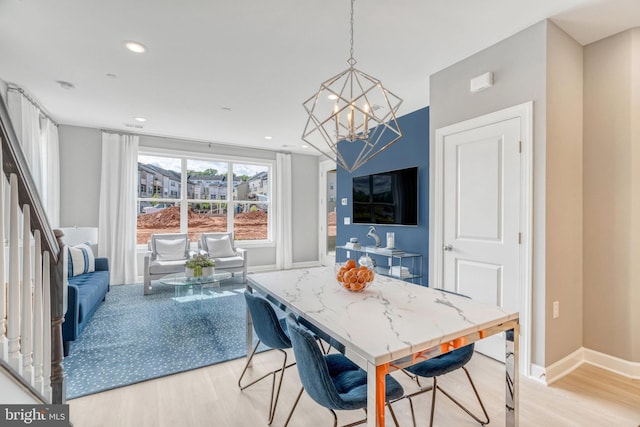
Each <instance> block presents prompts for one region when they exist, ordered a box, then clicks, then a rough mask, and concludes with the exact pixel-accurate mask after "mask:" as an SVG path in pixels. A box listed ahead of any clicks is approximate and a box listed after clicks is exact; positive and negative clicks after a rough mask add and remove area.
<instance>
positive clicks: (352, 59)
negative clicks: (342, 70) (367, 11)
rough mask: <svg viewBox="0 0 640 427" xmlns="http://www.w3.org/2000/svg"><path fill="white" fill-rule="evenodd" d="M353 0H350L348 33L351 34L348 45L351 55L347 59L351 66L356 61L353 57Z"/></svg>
mask: <svg viewBox="0 0 640 427" xmlns="http://www.w3.org/2000/svg"><path fill="white" fill-rule="evenodd" d="M355 1H356V0H351V31H350V33H349V34H350V35H351V39H350V40H349V42H350V46H351V49H350V51H349V53H350V55H351V57H350V58H349V61H348V62H349V64H350V65H351V66H354V65H355V63H356V60H355V59H354V57H353V22H354V20H353V4H354V3H355Z"/></svg>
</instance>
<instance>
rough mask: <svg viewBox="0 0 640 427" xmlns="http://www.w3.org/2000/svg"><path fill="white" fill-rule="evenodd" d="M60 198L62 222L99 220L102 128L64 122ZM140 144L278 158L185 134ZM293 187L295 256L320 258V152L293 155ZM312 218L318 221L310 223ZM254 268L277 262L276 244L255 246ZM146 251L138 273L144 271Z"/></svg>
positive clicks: (298, 259) (298, 260)
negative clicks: (177, 137)
mask: <svg viewBox="0 0 640 427" xmlns="http://www.w3.org/2000/svg"><path fill="white" fill-rule="evenodd" d="M59 130H60V159H61V165H60V166H61V167H60V169H61V176H60V187H61V190H60V193H61V195H60V198H61V204H62V206H61V211H60V221H61V226H74V225H78V226H88V227H91V226H93V227H97V226H98V204H99V200H100V169H101V155H102V134H101V131H100V130H99V129H91V128H82V127H76V126H65V125H63V126H60V128H59ZM140 147H141V148H143V147H150V148H168V149H172V150H176V149H180V150H181V151H187V152H195V153H202V152H208V153H215V154H219V155H224V156H233V157H251V158H258V159H269V160H273V159H275V152H272V151H268V150H255V149H251V148H245V147H235V146H231V145H223V144H211V146H209V144H208V143H202V142H196V141H187V140H180V139H175V138H160V137H153V136H144V135H141V136H140ZM292 180H293V182H292V191H293V218H294V219H293V253H294V259H293V262H294V264H295V263H298V264H308V263H316V262H318V231H317V228H318V227H317V225H316V224H317V221H318V209H319V207H318V204H319V196H318V157H316V156H307V155H301V154H296V155H293V156H292ZM309 224H314V225H313V226H309ZM248 249H249V268H250V270H251V268H252V267H253V268H254V269H258V270H259V269H261V268H262V269H264V268H273V267H274V266H275V263H276V248H275V246H273V245H272V246H266V247H250V248H248ZM143 256H144V254H143V253H142V252H141V254H140V256H139V260H138V275H141V274H142V259H143Z"/></svg>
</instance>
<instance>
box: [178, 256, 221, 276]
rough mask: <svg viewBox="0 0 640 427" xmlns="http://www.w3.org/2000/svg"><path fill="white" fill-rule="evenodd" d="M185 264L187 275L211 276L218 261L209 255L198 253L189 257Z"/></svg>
mask: <svg viewBox="0 0 640 427" xmlns="http://www.w3.org/2000/svg"><path fill="white" fill-rule="evenodd" d="M184 266H185V274H186V275H187V277H200V276H211V275H212V274H213V272H214V270H213V267H215V266H216V263H215V262H214V261H213V260H212V259H211V258H209V257H208V256H207V255H204V254H198V255H195V256H193V257H191V258H190V259H188V260H187V262H186V263H185V265H184Z"/></svg>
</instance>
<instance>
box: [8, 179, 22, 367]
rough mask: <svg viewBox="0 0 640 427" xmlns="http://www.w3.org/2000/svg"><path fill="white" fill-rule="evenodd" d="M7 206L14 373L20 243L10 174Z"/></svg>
mask: <svg viewBox="0 0 640 427" xmlns="http://www.w3.org/2000/svg"><path fill="white" fill-rule="evenodd" d="M9 182H10V194H9V196H10V198H11V202H10V206H9V305H8V313H7V314H8V318H7V340H8V343H7V345H8V347H9V365H10V366H11V367H12V368H13V369H15V371H16V372H18V373H20V372H22V369H21V366H20V246H19V245H20V242H19V240H18V239H19V235H18V210H19V209H20V208H19V207H18V178H17V177H16V174H13V173H12V174H11V176H10V178H9Z"/></svg>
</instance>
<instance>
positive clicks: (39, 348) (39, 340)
mask: <svg viewBox="0 0 640 427" xmlns="http://www.w3.org/2000/svg"><path fill="white" fill-rule="evenodd" d="M33 240H34V241H35V251H34V254H33V257H34V266H33V270H34V272H33V278H34V280H33V386H34V387H35V388H36V390H38V392H40V393H42V394H44V393H43V390H42V361H43V359H44V357H43V346H44V337H43V328H42V315H43V313H42V242H41V241H40V230H35V231H34V232H33Z"/></svg>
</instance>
